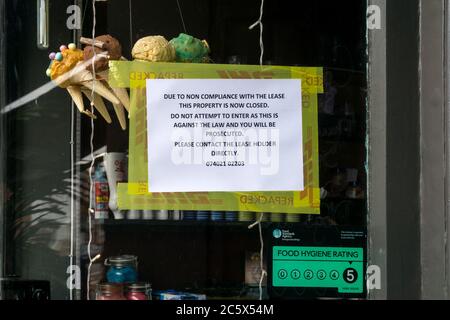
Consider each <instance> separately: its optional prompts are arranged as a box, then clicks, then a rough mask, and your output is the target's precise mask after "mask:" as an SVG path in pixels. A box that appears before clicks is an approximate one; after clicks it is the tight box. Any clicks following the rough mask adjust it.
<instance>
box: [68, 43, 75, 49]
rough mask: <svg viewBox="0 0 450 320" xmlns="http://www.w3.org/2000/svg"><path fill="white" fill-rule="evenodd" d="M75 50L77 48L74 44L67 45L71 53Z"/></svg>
mask: <svg viewBox="0 0 450 320" xmlns="http://www.w3.org/2000/svg"><path fill="white" fill-rule="evenodd" d="M76 48H77V45H76V44H75V43H70V44H69V49H70V50H72V51H73V50H75V49H76Z"/></svg>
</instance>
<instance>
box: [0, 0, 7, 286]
mask: <svg viewBox="0 0 450 320" xmlns="http://www.w3.org/2000/svg"><path fill="white" fill-rule="evenodd" d="M5 10H6V8H5V0H0V110H1V109H3V107H4V106H5V105H6V36H5V35H6V11H5ZM6 151H7V150H6V139H5V125H4V116H2V115H1V114H0V186H4V181H5V165H4V164H5V161H6ZM4 203H5V199H4V192H3V191H2V188H0V278H2V277H4V276H5V258H4V254H5V247H4V246H5V242H4V234H5V219H4V216H5V208H4Z"/></svg>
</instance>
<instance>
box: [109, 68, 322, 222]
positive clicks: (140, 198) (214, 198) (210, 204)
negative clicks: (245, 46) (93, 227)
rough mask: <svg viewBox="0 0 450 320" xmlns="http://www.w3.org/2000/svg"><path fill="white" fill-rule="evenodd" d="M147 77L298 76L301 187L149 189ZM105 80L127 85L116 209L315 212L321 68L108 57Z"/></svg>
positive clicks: (318, 211) (272, 77)
mask: <svg viewBox="0 0 450 320" xmlns="http://www.w3.org/2000/svg"><path fill="white" fill-rule="evenodd" d="M147 79H301V80H302V96H303V106H302V107H303V160H304V184H305V188H304V190H303V191H292V192H246V193H238V192H203V193H198V192H194V193H149V192H148V186H147V181H148V179H147V177H148V173H147V117H146V115H147V107H146V80H147ZM109 84H110V85H111V86H112V87H122V88H130V100H131V110H130V137H129V161H128V163H129V166H128V183H121V184H119V185H118V190H117V195H118V206H119V208H120V209H121V210H201V211H252V212H275V213H297V214H298V213H304V214H320V187H319V144H318V106H317V95H318V94H320V93H323V71H322V68H312V67H284V66H262V67H261V66H249V65H220V64H179V63H148V62H138V61H133V62H128V61H111V62H110V73H109Z"/></svg>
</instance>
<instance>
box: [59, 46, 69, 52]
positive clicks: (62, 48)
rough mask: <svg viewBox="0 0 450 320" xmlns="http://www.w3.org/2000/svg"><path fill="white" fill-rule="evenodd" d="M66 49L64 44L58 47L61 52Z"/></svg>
mask: <svg viewBox="0 0 450 320" xmlns="http://www.w3.org/2000/svg"><path fill="white" fill-rule="evenodd" d="M65 50H67V47H66V46H65V45H62V46H61V47H59V51H61V52H63V51H65Z"/></svg>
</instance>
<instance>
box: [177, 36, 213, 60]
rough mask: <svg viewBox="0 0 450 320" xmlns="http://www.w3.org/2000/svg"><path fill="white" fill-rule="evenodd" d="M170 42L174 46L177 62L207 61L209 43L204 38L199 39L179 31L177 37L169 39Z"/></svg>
mask: <svg viewBox="0 0 450 320" xmlns="http://www.w3.org/2000/svg"><path fill="white" fill-rule="evenodd" d="M170 44H171V45H173V47H174V48H175V54H176V60H177V62H193V63H204V62H208V61H209V56H208V55H209V45H208V42H206V40H199V39H197V38H194V37H193V36H190V35H187V34H184V33H180V35H179V36H178V37H177V38H173V39H172V40H170Z"/></svg>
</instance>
